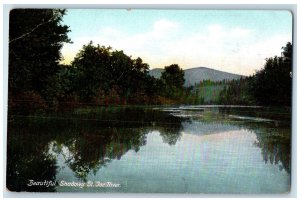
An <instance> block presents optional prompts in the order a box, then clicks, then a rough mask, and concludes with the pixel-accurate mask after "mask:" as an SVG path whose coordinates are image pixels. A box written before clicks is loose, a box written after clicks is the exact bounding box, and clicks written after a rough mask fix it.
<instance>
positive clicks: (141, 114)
mask: <svg viewBox="0 0 300 202" xmlns="http://www.w3.org/2000/svg"><path fill="white" fill-rule="evenodd" d="M100 117H101V118H100ZM136 120H138V121H136ZM181 129H182V126H181V120H180V119H179V118H176V117H172V116H170V115H168V114H166V113H163V112H160V111H153V110H147V109H146V110H145V109H135V110H129V109H128V108H118V109H114V110H110V111H107V110H103V111H102V110H101V111H100V112H98V113H88V114H83V115H82V114H75V115H74V114H73V115H72V119H69V118H68V117H65V118H62V119H59V118H58V119H57V117H52V118H51V117H46V118H45V119H44V118H40V117H37V118H36V117H31V118H28V117H17V116H14V117H13V118H12V121H11V122H10V123H9V125H8V151H7V152H8V155H7V157H8V158H7V159H8V161H7V187H8V188H9V189H10V190H12V191H40V192H43V191H45V192H46V191H48V192H49V191H55V187H44V186H36V187H28V186H27V185H26V184H27V183H28V181H29V180H31V179H32V180H35V181H41V180H51V181H55V180H56V173H57V166H56V163H57V157H58V155H59V154H61V155H62V156H63V157H64V160H65V162H64V164H65V165H67V166H68V167H69V168H70V169H71V170H72V171H73V172H74V174H75V176H76V177H77V178H78V179H79V180H82V181H87V177H88V175H89V174H90V173H93V174H94V175H95V174H96V173H97V171H98V170H99V169H100V168H101V167H102V166H106V165H107V164H108V163H109V162H110V161H111V160H113V159H118V160H120V159H121V157H122V156H123V155H124V154H125V153H126V152H128V151H129V150H134V151H135V152H138V151H139V150H140V147H141V146H144V145H145V144H146V135H147V134H148V133H149V132H151V131H153V130H158V131H159V132H160V134H161V136H162V137H163V139H164V142H166V143H168V144H170V145H172V144H175V143H176V141H177V140H178V138H179V136H180V130H181Z"/></svg>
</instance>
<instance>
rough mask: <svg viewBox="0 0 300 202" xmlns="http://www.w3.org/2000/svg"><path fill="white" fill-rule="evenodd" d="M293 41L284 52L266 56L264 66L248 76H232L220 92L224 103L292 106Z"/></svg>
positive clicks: (220, 100) (221, 100) (283, 49)
mask: <svg viewBox="0 0 300 202" xmlns="http://www.w3.org/2000/svg"><path fill="white" fill-rule="evenodd" d="M291 102H292V44H291V43H290V42H288V43H287V44H286V46H284V47H282V55H281V56H280V57H279V56H274V57H271V58H267V59H266V63H265V65H264V67H263V68H262V69H261V70H259V71H257V72H256V73H255V74H254V75H252V76H249V77H247V78H245V79H240V80H233V81H231V82H230V83H229V85H227V86H225V87H224V89H223V91H222V92H221V93H220V99H219V103H221V104H245V105H263V106H291Z"/></svg>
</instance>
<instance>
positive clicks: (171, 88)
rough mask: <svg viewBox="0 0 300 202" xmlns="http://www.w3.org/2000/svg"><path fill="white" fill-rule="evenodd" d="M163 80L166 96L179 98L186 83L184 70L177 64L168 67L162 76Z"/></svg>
mask: <svg viewBox="0 0 300 202" xmlns="http://www.w3.org/2000/svg"><path fill="white" fill-rule="evenodd" d="M161 80H162V82H163V84H164V86H165V96H167V97H170V98H178V96H179V95H180V94H181V92H182V90H183V85H184V81H185V79H184V72H183V70H182V69H181V68H180V67H179V66H178V65H177V64H172V65H170V66H166V67H165V69H164V71H163V72H162V74H161Z"/></svg>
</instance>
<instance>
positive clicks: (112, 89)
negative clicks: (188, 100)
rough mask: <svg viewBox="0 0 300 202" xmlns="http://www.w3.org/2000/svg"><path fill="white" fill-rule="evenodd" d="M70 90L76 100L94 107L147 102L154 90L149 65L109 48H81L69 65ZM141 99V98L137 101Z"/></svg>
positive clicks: (97, 46) (154, 84) (154, 82)
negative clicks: (72, 76)
mask: <svg viewBox="0 0 300 202" xmlns="http://www.w3.org/2000/svg"><path fill="white" fill-rule="evenodd" d="M71 66H72V71H74V72H75V74H74V78H73V79H74V80H73V82H72V83H73V87H72V89H73V91H74V92H75V93H76V94H77V95H78V96H79V98H80V100H81V101H83V102H86V103H95V102H96V103H97V104H126V103H138V102H141V103H149V102H152V101H151V100H150V96H153V97H154V98H155V96H154V93H155V92H156V89H157V82H156V79H154V78H153V77H151V76H149V75H148V72H149V65H148V64H146V63H144V62H143V60H142V59H141V58H137V59H132V58H131V57H130V56H128V55H126V54H125V53H124V52H123V51H118V50H112V48H111V47H105V46H100V45H96V46H95V45H94V44H93V43H92V42H90V43H89V44H87V45H84V46H83V48H82V49H81V50H80V51H79V53H78V54H77V55H76V57H75V59H74V61H73V62H72V65H71ZM137 98H141V99H137Z"/></svg>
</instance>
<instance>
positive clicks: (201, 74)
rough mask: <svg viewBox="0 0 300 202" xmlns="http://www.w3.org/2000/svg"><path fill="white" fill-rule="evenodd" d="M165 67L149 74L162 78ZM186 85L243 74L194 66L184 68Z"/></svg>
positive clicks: (236, 76) (226, 78)
mask: <svg viewBox="0 0 300 202" xmlns="http://www.w3.org/2000/svg"><path fill="white" fill-rule="evenodd" d="M163 70H164V69H162V68H155V69H152V70H150V71H149V74H150V75H151V76H153V77H155V78H160V76H161V74H162V72H163ZM184 77H185V84H184V85H185V86H192V85H194V84H195V83H199V82H200V81H203V80H211V81H222V80H236V79H240V78H243V77H244V76H243V75H239V74H232V73H229V72H224V71H220V70H215V69H212V68H208V67H193V68H190V69H185V70H184Z"/></svg>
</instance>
